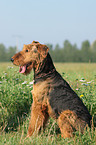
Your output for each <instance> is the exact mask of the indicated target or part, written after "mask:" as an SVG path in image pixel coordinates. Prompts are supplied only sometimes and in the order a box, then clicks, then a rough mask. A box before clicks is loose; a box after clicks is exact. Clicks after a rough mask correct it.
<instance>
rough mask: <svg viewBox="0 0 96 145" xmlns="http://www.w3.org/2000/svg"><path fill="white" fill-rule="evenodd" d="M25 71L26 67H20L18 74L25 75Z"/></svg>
mask: <svg viewBox="0 0 96 145" xmlns="http://www.w3.org/2000/svg"><path fill="white" fill-rule="evenodd" d="M25 71H26V65H24V66H20V69H19V72H20V73H25Z"/></svg>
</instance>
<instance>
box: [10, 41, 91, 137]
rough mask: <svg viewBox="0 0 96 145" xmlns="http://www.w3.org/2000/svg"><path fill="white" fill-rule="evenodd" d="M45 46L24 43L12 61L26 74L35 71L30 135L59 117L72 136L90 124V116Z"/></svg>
mask: <svg viewBox="0 0 96 145" xmlns="http://www.w3.org/2000/svg"><path fill="white" fill-rule="evenodd" d="M48 50H49V48H48V47H47V46H46V45H43V44H40V43H39V42H37V41H33V42H32V43H31V44H28V45H24V47H23V50H22V51H20V52H19V53H17V54H15V55H14V56H13V57H12V58H11V61H12V62H13V63H14V64H15V65H17V66H20V69H19V72H20V73H22V74H24V75H27V74H29V73H30V72H31V70H32V69H33V70H34V84H33V90H32V95H33V104H32V111H31V120H30V123H29V129H28V135H29V136H31V135H32V134H33V133H34V134H37V133H38V132H39V131H40V129H41V127H44V126H45V125H46V123H47V120H48V118H49V116H50V117H52V118H54V119H56V120H57V123H58V126H59V128H60V131H61V135H62V136H63V137H64V138H66V137H72V136H73V132H74V131H78V130H80V131H81V132H83V130H84V127H85V126H86V125H88V126H90V125H91V124H90V122H91V115H90V114H89V112H88V110H87V108H86V106H85V105H84V104H83V102H82V100H81V99H80V98H79V97H78V96H77V94H76V93H75V92H74V91H73V90H72V89H71V87H70V86H69V84H68V83H67V82H66V81H65V80H64V79H63V78H62V76H61V75H60V74H59V73H58V72H57V71H56V69H55V67H54V65H53V62H52V59H51V57H50V54H49V52H48Z"/></svg>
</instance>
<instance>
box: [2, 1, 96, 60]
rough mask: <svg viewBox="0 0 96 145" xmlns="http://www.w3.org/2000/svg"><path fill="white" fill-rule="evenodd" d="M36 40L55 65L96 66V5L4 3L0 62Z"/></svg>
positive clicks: (41, 2) (81, 3)
mask: <svg viewBox="0 0 96 145" xmlns="http://www.w3.org/2000/svg"><path fill="white" fill-rule="evenodd" d="M33 40H36V41H39V42H40V43H44V44H46V45H47V46H48V47H49V48H50V53H51V56H52V58H53V60H54V61H55V62H96V1H95V0H91V1H90V0H80V1H77V0H72V1H70V0H59V1H58V0H48V1H45V0H27V1H26V0H16V1H13V0H3V1H1V0H0V62H5V61H10V57H11V56H12V55H13V54H15V53H16V52H17V51H20V50H22V48H23V45H24V44H30V43H31V42H32V41H33Z"/></svg>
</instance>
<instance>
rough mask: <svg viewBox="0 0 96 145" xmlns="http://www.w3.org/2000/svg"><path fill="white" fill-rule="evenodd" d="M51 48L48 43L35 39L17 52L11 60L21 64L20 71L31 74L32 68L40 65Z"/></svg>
mask: <svg viewBox="0 0 96 145" xmlns="http://www.w3.org/2000/svg"><path fill="white" fill-rule="evenodd" d="M48 50H49V48H48V47H47V46H46V45H43V44H40V43H39V42H37V41H33V42H32V43H31V44H28V45H24V47H23V50H22V51H20V52H19V53H16V54H15V55H14V56H13V57H12V58H11V61H12V62H13V64H15V65H17V66H20V68H19V72H20V73H22V74H25V75H27V74H29V73H30V71H31V70H32V68H35V69H36V67H37V66H39V64H40V63H42V62H43V60H44V59H45V58H46V56H47V54H48Z"/></svg>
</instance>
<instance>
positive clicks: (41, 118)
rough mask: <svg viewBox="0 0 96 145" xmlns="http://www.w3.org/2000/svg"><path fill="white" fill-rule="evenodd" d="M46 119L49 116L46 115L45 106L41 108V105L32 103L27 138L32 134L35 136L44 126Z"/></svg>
mask: <svg viewBox="0 0 96 145" xmlns="http://www.w3.org/2000/svg"><path fill="white" fill-rule="evenodd" d="M48 118H49V115H48V113H47V109H46V106H42V104H40V103H38V102H33V104H32V111H31V120H30V123H29V128H28V136H31V135H32V134H35V135H37V134H38V132H39V131H40V129H41V127H44V126H45V124H46V122H47V120H48Z"/></svg>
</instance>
